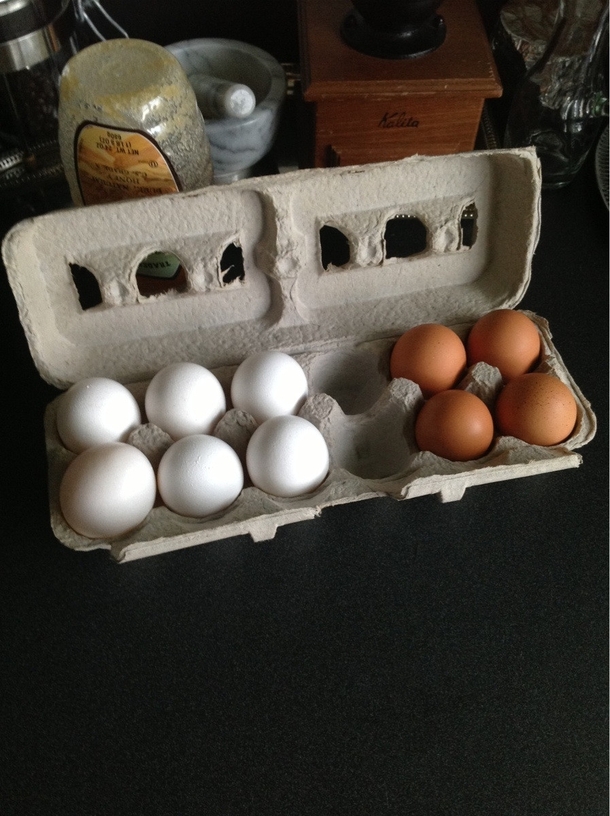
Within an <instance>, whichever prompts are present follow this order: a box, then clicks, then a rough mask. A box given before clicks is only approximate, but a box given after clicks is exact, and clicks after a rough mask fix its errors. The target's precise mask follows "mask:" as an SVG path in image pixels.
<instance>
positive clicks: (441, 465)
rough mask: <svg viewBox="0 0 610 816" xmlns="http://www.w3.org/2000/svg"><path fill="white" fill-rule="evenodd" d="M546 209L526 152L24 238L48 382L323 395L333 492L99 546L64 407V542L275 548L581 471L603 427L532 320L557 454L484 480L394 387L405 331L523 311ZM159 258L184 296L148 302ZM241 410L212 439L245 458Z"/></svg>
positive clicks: (393, 167)
mask: <svg viewBox="0 0 610 816" xmlns="http://www.w3.org/2000/svg"><path fill="white" fill-rule="evenodd" d="M539 201H540V168H539V163H538V160H537V158H536V155H535V152H534V151H533V150H530V149H513V150H497V151H481V152H473V153H467V154H457V155H452V156H438V157H419V156H416V157H411V158H408V159H404V160H401V161H398V162H384V163H380V164H371V165H365V166H359V167H348V168H332V169H316V170H303V171H296V172H293V173H287V174H285V175H279V176H269V177H259V178H252V179H246V180H244V181H241V182H237V183H235V184H233V185H230V186H227V187H210V188H205V189H203V190H198V191H195V192H192V193H182V194H176V195H171V196H162V197H159V198H153V199H143V200H138V201H126V202H121V203H116V204H108V205H100V206H93V207H89V208H80V209H71V210H65V211H59V212H55V213H51V214H48V215H43V216H39V217H37V218H34V219H30V220H27V221H24V222H21V223H20V224H18V225H16V226H15V227H14V228H13V229H12V230H11V232H10V233H9V234H8V235H7V237H6V238H5V240H4V243H3V247H2V252H3V258H4V262H5V266H6V269H7V272H8V276H9V280H10V283H11V287H12V289H13V292H14V294H15V298H16V301H17V304H18V308H19V312H20V317H21V321H22V324H23V327H24V330H25V333H26V336H27V339H28V343H29V347H30V350H31V353H32V357H33V359H34V361H35V363H36V366H37V368H38V370H39V372H40V373H41V375H42V376H43V378H44V379H45V380H47V381H48V382H50V383H52V384H53V385H55V386H57V387H58V388H62V389H63V388H67V387H69V386H70V385H71V384H72V383H74V382H76V381H78V380H79V379H82V378H84V377H90V376H105V377H111V378H113V379H116V380H118V381H120V382H122V383H124V384H126V385H127V386H128V388H129V389H130V390H131V391H132V393H133V394H134V395H135V396H136V399H138V401H139V402H140V405H141V406H143V402H144V393H145V390H146V386H147V383H148V381H149V380H150V379H151V378H152V377H153V376H154V374H155V373H156V372H157V371H159V370H160V369H161V368H162V367H164V366H165V365H168V364H170V363H173V362H178V361H184V360H189V361H192V362H196V363H199V364H201V365H203V366H205V367H206V368H209V369H210V370H212V371H213V372H214V373H215V374H216V376H217V377H218V379H219V380H220V382H221V383H222V385H223V387H224V389H225V391H226V393H227V397H228V396H229V394H230V382H231V377H232V375H233V372H234V371H235V369H236V368H237V366H238V365H239V363H240V362H241V361H242V360H243V359H244V358H245V357H246V356H248V355H249V354H250V353H253V352H255V351H259V350H264V349H277V350H281V351H284V352H286V353H288V354H290V355H292V356H293V357H295V359H296V360H297V361H298V362H299V363H300V364H301V366H302V367H303V369H304V371H305V373H306V375H307V379H308V383H309V397H308V399H307V400H306V402H305V404H304V405H303V407H302V408H301V410H300V412H299V413H300V415H301V416H303V417H305V418H306V419H308V420H309V421H310V422H312V423H313V424H314V425H316V427H317V428H318V429H319V430H320V431H321V432H322V434H323V435H324V437H325V439H326V441H327V444H328V447H329V451H330V460H331V467H330V471H329V474H328V476H327V478H326V479H325V481H324V482H323V483H322V484H321V486H320V487H319V488H318V489H317V490H315V491H313V492H312V493H310V494H307V495H304V496H300V497H297V498H290V499H284V498H278V497H274V496H271V495H268V494H266V493H264V492H262V491H261V490H260V489H258V488H256V487H254V486H252V485H251V483H249V482H248V481H246V484H245V487H244V489H243V491H242V492H241V494H240V496H239V497H238V499H237V500H236V501H235V502H234V504H233V505H231V507H229V508H228V509H227V510H226V511H223V512H222V513H218V514H216V515H214V516H210V517H206V518H203V519H191V518H185V517H181V516H179V515H177V514H176V513H174V512H172V511H170V510H169V509H168V508H167V507H164V506H162V505H158V506H155V507H154V508H153V510H152V511H151V513H150V514H149V516H148V517H147V518H146V520H145V521H144V522H143V523H142V524H141V525H140V526H139V527H138V528H137V529H135V530H133V531H132V532H130V533H128V534H126V535H123V536H120V537H117V538H115V539H112V540H91V539H87V538H84V537H83V536H80V535H78V534H77V533H75V532H74V531H73V530H71V529H70V528H69V527H68V525H67V524H66V523H65V521H64V519H63V517H62V515H61V512H60V509H59V502H58V495H59V484H60V481H61V478H62V475H63V473H64V472H65V469H66V468H67V466H68V464H69V463H70V461H71V460H72V459H73V458H74V454H73V453H70V452H69V451H67V450H66V449H65V448H64V447H63V445H62V443H61V440H60V439H59V437H58V434H57V430H56V427H55V416H56V410H57V400H54V401H53V402H51V403H50V404H49V406H48V407H47V410H46V412H45V433H46V445H47V457H48V462H49V495H50V509H51V524H52V528H53V531H54V533H55V535H56V536H57V538H58V539H59V540H60V541H62V542H63V543H64V544H66V545H67V546H69V547H71V548H73V549H77V550H89V549H95V548H99V547H105V548H108V549H109V550H110V552H111V554H112V555H113V556H114V558H116V559H117V560H119V561H127V560H131V559H135V558H141V557H143V556H148V555H152V554H155V553H160V552H165V551H168V550H174V549H178V548H181V547H187V546H192V545H195V544H202V543H205V542H208V541H214V540H219V539H223V538H228V537H232V536H236V535H242V534H245V533H248V534H250V536H251V537H252V538H253V539H254V540H255V541H263V540H266V539H270V538H272V537H273V536H274V534H275V532H276V530H277V528H278V527H279V526H280V525H284V524H288V523H291V522H296V521H302V520H305V519H309V518H313V517H315V516H317V515H319V514H320V512H321V511H322V509H323V508H325V507H328V506H331V505H334V504H340V503H347V502H353V501H358V500H361V499H368V498H372V497H376V496H391V497H394V498H396V499H399V500H402V499H410V498H414V497H416V496H421V495H426V494H437V495H438V496H439V497H440V499H441V501H443V502H446V501H454V500H457V499H460V498H461V497H462V495H463V493H464V491H465V489H466V488H467V487H470V486H472V485H477V484H483V483H487V482H494V481H501V480H505V479H512V478H518V477H522V476H530V475H535V474H538V473H544V472H549V471H554V470H561V469H565V468H570V467H576V466H578V465H579V464H580V463H581V461H582V460H581V455H580V454H579V453H577V452H576V449H578V448H579V447H581V446H583V445H584V444H586V443H587V442H588V441H589V440H590V439H591V438H592V437H593V435H594V433H595V429H596V420H595V416H594V414H593V412H592V410H591V406H590V405H589V403H588V402H587V400H586V399H585V398H584V396H583V395H582V393H581V392H580V390H579V388H578V386H577V385H576V383H575V382H574V381H573V379H572V377H571V375H570V374H569V372H568V371H567V369H566V367H565V365H564V363H563V361H562V360H561V357H560V355H559V353H558V352H557V350H556V349H555V347H554V345H553V343H552V338H551V333H550V331H549V327H548V325H547V323H546V321H545V320H544V318H542V317H539V316H537V315H534V314H531V313H528V314H529V316H530V317H531V318H532V319H533V320H534V321H535V322H536V324H537V325H538V327H539V330H540V334H541V337H542V345H543V353H542V356H541V360H540V363H539V368H538V370H541V371H548V372H552V373H554V374H555V375H556V376H558V377H559V378H560V379H561V380H562V381H563V382H565V383H566V384H567V385H568V386H569V388H570V389H571V390H572V393H573V395H574V397H575V399H576V403H577V408H578V419H577V424H576V427H575V429H574V431H573V433H572V435H571V436H570V438H569V439H567V440H566V441H565V442H564V443H562V444H561V445H556V446H552V447H538V446H532V445H528V444H526V443H524V442H522V441H519V440H517V439H514V438H511V437H498V438H497V439H496V440H495V442H494V444H493V446H492V448H491V450H490V451H489V453H487V454H486V455H485V456H484V457H482V458H481V459H477V460H475V461H471V462H451V461H448V460H446V459H442V458H440V457H438V456H435V455H434V454H432V453H429V452H422V451H419V450H418V449H417V446H416V444H415V440H414V422H415V416H416V414H417V411H418V409H419V407H420V406H421V404H422V403H423V397H422V394H421V391H420V389H419V387H418V386H417V385H415V384H414V383H412V382H410V381H409V380H406V379H395V380H392V379H391V377H390V374H389V357H390V351H391V349H392V346H393V343H394V342H395V340H396V339H397V337H398V336H400V335H401V334H402V333H403V332H404V331H406V330H407V329H408V328H410V327H411V326H414V325H417V324H420V323H426V322H437V323H443V324H445V325H447V326H450V327H451V328H453V329H454V330H455V331H456V332H457V333H458V334H459V335H460V336H461V337H463V338H465V336H466V334H467V332H468V330H469V328H470V326H471V325H472V324H473V323H474V322H475V321H476V320H477V319H478V318H479V317H480V316H481V315H482V314H484V313H486V312H488V311H490V310H491V309H497V308H515V307H516V306H517V305H518V303H519V302H520V300H521V298H522V297H523V294H524V292H525V291H526V289H527V286H528V283H529V280H530V275H531V259H532V254H533V252H534V249H535V246H536V243H537V239H538V234H539ZM158 251H162V252H170V253H173V254H175V255H177V256H178V258H180V260H181V262H182V264H183V266H184V268H185V269H186V280H187V283H186V289H185V290H184V291H178V290H174V289H170V290H169V291H167V292H165V293H163V294H159V295H153V296H146V295H145V294H143V293H142V292H141V291H140V289H139V286H138V279H137V277H136V271H137V268H138V265H139V264H140V262H141V261H142V260H143V259H144V258H146V257H148V256H149V255H150V254H151V253H153V252H158ZM227 252H229V254H228V255H227ZM227 257H229V258H230V259H231V263H228V262H227V260H226V259H227ZM231 267H233V268H232V269H231ZM83 269H84V270H87V273H88V274H89V275H90V276H91V277H92V280H94V281H95V286H96V287H97V290H98V294H99V298H100V301H101V302H100V303H99V304H97V305H95V306H92V307H91V308H85V306H84V305H83V297H82V292H81V291H80V290H79V287H78V285H77V279H76V277H75V274H74V273H75V270H83ZM459 387H461V388H465V389H467V390H469V391H472V392H473V393H475V394H477V395H478V396H480V397H481V398H482V399H483V400H484V401H485V402H486V403H487V404H488V405H491V404H492V403H493V400H494V399H495V396H496V394H497V392H498V390H499V388H500V387H501V378H500V375H499V372H498V371H497V369H495V368H493V367H491V366H488V365H486V364H484V363H478V364H477V365H475V366H473V367H472V368H470V369H469V370H468V371H467V373H466V376H465V378H464V380H463V381H462V382H461V383H460V384H459ZM228 404H229V410H228V411H227V413H226V415H225V416H224V417H223V419H222V420H221V421H220V423H219V425H218V426H217V428H216V429H215V431H214V433H215V434H216V435H217V436H219V437H220V438H222V439H224V440H225V441H227V442H229V443H230V444H231V445H232V446H233V447H234V448H235V449H236V450H237V452H238V453H239V455H240V456H241V457H242V459H243V457H244V454H245V448H246V445H247V442H248V439H249V437H250V435H251V434H252V432H253V430H254V427H255V423H254V420H253V419H252V417H250V416H249V415H248V414H246V413H245V412H243V411H239V410H237V409H234V408H231V407H230V402H229V403H228ZM130 441H131V443H132V444H134V445H136V446H137V447H139V448H140V449H141V450H143V451H144V452H145V453H146V454H147V455H148V456H149V458H150V459H151V461H153V462H158V460H159V458H160V456H161V455H162V453H163V452H164V450H166V449H167V447H168V445H169V444H170V443H171V440H170V439H169V437H167V435H166V434H164V433H163V432H162V431H161V430H160V429H158V428H156V427H155V426H153V425H151V424H144V425H142V426H141V427H140V428H138V429H137V430H136V431H134V432H133V434H132V437H131V438H130Z"/></svg>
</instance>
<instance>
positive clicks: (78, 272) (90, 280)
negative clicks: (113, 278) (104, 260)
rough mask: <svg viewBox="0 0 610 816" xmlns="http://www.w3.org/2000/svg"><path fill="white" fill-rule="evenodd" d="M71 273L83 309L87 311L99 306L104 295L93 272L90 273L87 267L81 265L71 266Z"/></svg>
mask: <svg viewBox="0 0 610 816" xmlns="http://www.w3.org/2000/svg"><path fill="white" fill-rule="evenodd" d="M70 271H71V272H72V280H73V281H74V285H75V286H76V292H77V294H78V300H79V302H80V305H81V309H82V310H83V311H85V310H86V309H91V308H92V307H93V306H98V305H99V304H100V303H101V302H102V293H101V291H100V285H99V283H98V282H97V278H96V277H95V275H94V274H93V272H91V271H89V269H87V268H86V267H85V266H79V264H70Z"/></svg>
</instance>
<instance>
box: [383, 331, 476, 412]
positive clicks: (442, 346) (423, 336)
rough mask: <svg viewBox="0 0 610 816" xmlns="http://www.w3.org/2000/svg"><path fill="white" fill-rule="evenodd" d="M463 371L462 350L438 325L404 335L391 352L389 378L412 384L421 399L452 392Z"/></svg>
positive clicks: (454, 335) (453, 333) (463, 357)
mask: <svg viewBox="0 0 610 816" xmlns="http://www.w3.org/2000/svg"><path fill="white" fill-rule="evenodd" d="M465 367H466V349H465V347H464V344H463V343H462V341H461V340H460V338H459V337H458V335H457V334H456V333H455V332H454V331H452V330H451V329H449V328H447V326H442V325H440V324H439V323H422V324H421V325H420V326H414V327H413V328H412V329H409V330H408V331H406V332H405V333H404V334H403V335H402V337H400V338H399V339H398V340H397V341H396V343H395V345H394V348H393V349H392V355H391V357H390V374H391V375H392V377H394V378H396V377H405V378H406V379H407V380H413V382H416V383H417V384H418V385H419V387H420V388H421V390H422V392H423V395H424V397H429V396H431V395H432V394H437V393H438V392H439V391H446V390H447V389H448V388H453V386H454V385H455V384H456V382H457V381H458V379H459V378H460V376H461V375H462V373H463V372H464V369H465Z"/></svg>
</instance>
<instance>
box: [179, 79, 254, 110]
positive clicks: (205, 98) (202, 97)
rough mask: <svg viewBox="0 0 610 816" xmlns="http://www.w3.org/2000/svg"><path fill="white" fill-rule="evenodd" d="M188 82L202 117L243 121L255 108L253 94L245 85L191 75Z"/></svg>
mask: <svg viewBox="0 0 610 816" xmlns="http://www.w3.org/2000/svg"><path fill="white" fill-rule="evenodd" d="M189 81H190V83H191V85H192V86H193V90H194V91H195V96H196V97H197V104H198V105H199V109H200V110H201V113H202V114H203V116H204V117H206V116H208V117H210V118H213V119H218V118H220V119H222V118H223V117H225V116H229V117H232V118H234V119H245V118H246V117H247V116H250V114H251V113H252V111H253V110H254V108H255V107H256V97H255V96H254V92H253V91H252V90H251V89H250V88H248V86H247V85H242V84H241V83H238V82H230V81H228V80H225V79H218V78H217V77H213V76H209V75H208V74H191V75H190V76H189Z"/></svg>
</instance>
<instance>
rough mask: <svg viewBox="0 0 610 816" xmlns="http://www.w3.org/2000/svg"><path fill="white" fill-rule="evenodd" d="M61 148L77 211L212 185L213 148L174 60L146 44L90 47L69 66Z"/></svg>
mask: <svg viewBox="0 0 610 816" xmlns="http://www.w3.org/2000/svg"><path fill="white" fill-rule="evenodd" d="M59 146H60V151H61V159H62V163H63V166H64V170H65V173H66V177H67V179H68V183H69V185H70V192H71V195H72V199H73V201H74V203H75V204H76V205H83V204H99V203H106V202H110V201H119V200H122V199H126V198H143V197H147V196H154V195H162V194H165V193H173V192H179V191H183V190H195V189H198V188H200V187H205V186H207V185H208V184H211V182H212V178H213V170H212V162H211V158H210V146H209V141H208V138H207V135H206V131H205V125H204V121H203V117H202V115H201V112H200V111H199V109H198V107H197V100H196V97H195V93H194V91H193V89H192V87H191V85H190V83H189V81H188V79H187V76H186V74H185V72H184V70H183V68H182V67H181V65H180V63H179V62H178V60H177V59H176V58H175V57H174V56H173V55H172V54H170V53H169V52H168V51H167V50H166V49H165V48H163V47H161V46H160V45H156V44H155V43H152V42H148V41H146V40H137V39H115V40H106V41H104V42H99V43H95V44H94V45H91V46H89V47H88V48H85V49H84V50H83V51H81V52H79V53H78V54H76V55H75V56H74V57H72V59H70V60H69V62H68V64H67V65H66V67H65V68H64V71H63V73H62V77H61V81H60V89H59Z"/></svg>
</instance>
